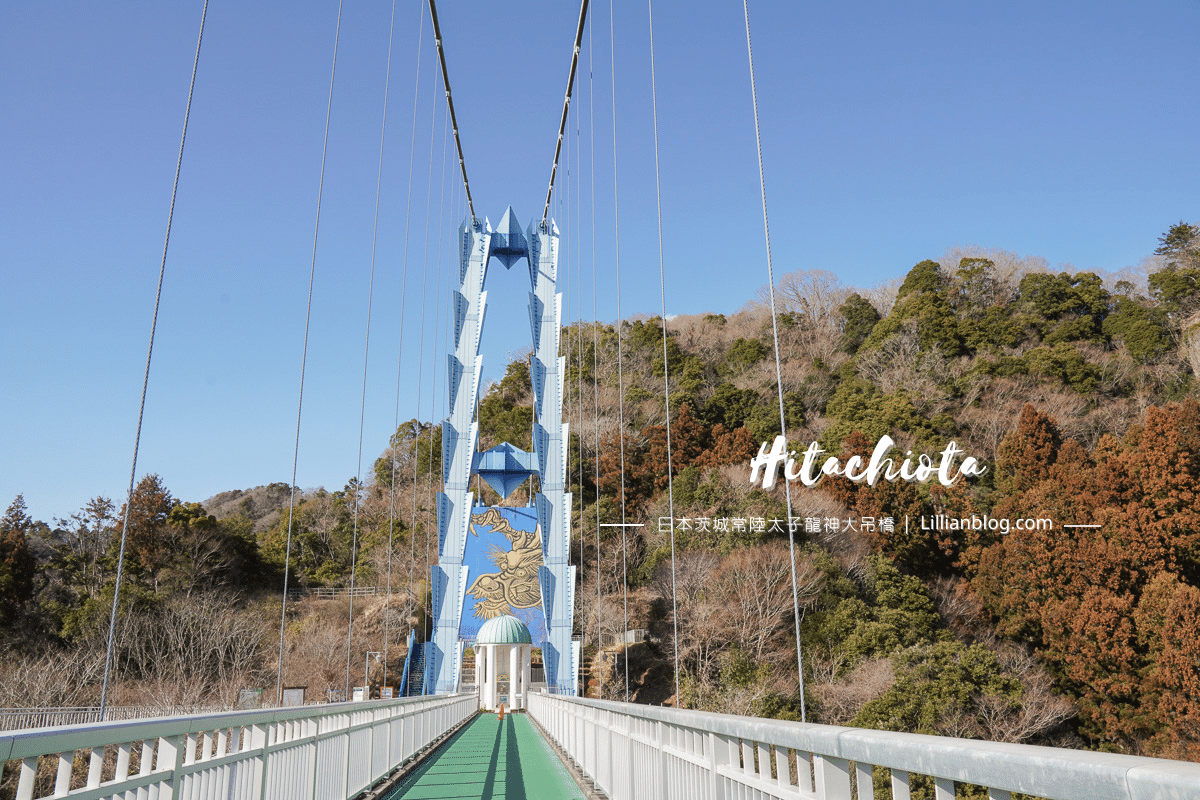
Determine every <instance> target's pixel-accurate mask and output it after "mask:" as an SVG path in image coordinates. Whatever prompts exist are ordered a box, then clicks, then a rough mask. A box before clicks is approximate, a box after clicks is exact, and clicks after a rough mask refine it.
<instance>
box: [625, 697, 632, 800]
mask: <svg viewBox="0 0 1200 800" xmlns="http://www.w3.org/2000/svg"><path fill="white" fill-rule="evenodd" d="M622 716H623V717H624V718H625V763H626V764H628V765H629V767H630V768H629V769H628V770H626V771H625V798H627V800H633V778H634V775H633V717H632V716H631V715H629V714H623V715H622Z"/></svg>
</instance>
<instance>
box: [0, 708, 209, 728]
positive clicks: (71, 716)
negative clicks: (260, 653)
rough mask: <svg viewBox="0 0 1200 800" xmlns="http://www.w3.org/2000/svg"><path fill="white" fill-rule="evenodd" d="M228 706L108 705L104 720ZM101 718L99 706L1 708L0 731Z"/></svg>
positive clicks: (175, 715)
mask: <svg viewBox="0 0 1200 800" xmlns="http://www.w3.org/2000/svg"><path fill="white" fill-rule="evenodd" d="M229 710H231V709H230V708H229V706H109V707H108V712H107V713H106V714H105V717H106V718H107V721H109V722H116V721H117V720H125V719H151V718H154V717H179V716H183V715H184V714H189V715H194V714H217V713H220V712H222V711H229ZM99 721H100V706H72V707H60V708H0V731H16V730H22V729H24V728H49V727H51V726H55V725H83V724H84V723H88V722H99Z"/></svg>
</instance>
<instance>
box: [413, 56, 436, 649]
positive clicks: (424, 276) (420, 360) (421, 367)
mask: <svg viewBox="0 0 1200 800" xmlns="http://www.w3.org/2000/svg"><path fill="white" fill-rule="evenodd" d="M437 77H438V76H437V68H436V66H435V68H434V74H433V80H434V83H433V86H434V97H435V98H436V96H437ZM432 108H433V111H432V112H431V114H430V119H429V174H428V176H427V178H426V190H425V255H424V258H423V264H422V266H421V335H420V339H419V340H418V343H417V387H416V396H417V409H416V420H417V431H416V436H414V437H413V456H412V470H413V476H412V478H413V482H412V525H411V530H412V531H413V533H414V535H413V537H412V557H413V562H414V564H415V562H416V558H417V543H416V536H415V533H416V527H417V491H418V489H417V473H418V472H419V471H420V470H419V466H420V460H421V458H420V455H421V424H422V423H421V386H422V383H421V379H422V378H423V377H424V371H425V289H426V285H427V283H428V280H429V218H430V216H431V215H432V211H433V151H434V143H435V142H436V141H437V138H436V136H437V104H436V101H435V103H434V105H433V107H432ZM430 435H431V436H432V435H433V433H432V430H431V431H430ZM425 537H426V540H428V538H429V522H428V520H426V522H425ZM427 549H428V548H427ZM427 566H428V565H427ZM425 588H426V591H425V592H424V594H426V595H428V594H429V593H430V592H429V590H430V589H431V588H432V587H431V586H430V584H429V570H428V569H426V570H425ZM421 608H422V615H423V616H424V617H425V625H424V626H422V627H423V630H422V636H423V637H425V638H423V639H422V641H428V637H427V635H426V634H427V633H428V628H429V606H427V605H426V604H425V602H424V598H422V603H421Z"/></svg>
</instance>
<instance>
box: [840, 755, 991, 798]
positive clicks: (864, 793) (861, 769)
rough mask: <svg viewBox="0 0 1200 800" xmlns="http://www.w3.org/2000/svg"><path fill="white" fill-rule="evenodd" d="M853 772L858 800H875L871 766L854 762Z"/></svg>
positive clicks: (873, 776) (873, 777) (873, 775)
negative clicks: (856, 780)
mask: <svg viewBox="0 0 1200 800" xmlns="http://www.w3.org/2000/svg"><path fill="white" fill-rule="evenodd" d="M854 772H855V775H856V776H857V778H858V800H875V774H874V772H873V770H872V769H871V765H870V764H863V763H861V762H858V761H856V762H854ZM1006 800H1007V798H1006Z"/></svg>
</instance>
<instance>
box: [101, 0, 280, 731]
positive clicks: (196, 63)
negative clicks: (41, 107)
mask: <svg viewBox="0 0 1200 800" xmlns="http://www.w3.org/2000/svg"><path fill="white" fill-rule="evenodd" d="M207 17H208V0H204V7H203V9H202V10H201V11H200V33H199V35H198V36H197V37H196V57H195V59H193V61H192V79H191V82H190V83H189V84H188V97H187V107H186V108H185V109H184V112H183V133H182V134H181V135H180V137H179V157H178V158H177V159H176V160H175V182H174V183H173V184H172V186H171V207H170V209H169V210H168V211H167V232H166V236H165V237H164V238H163V253H162V260H161V261H160V262H159V265H158V289H157V290H156V291H155V294H154V314H153V316H152V317H151V320H150V345H149V347H148V348H147V349H146V371H145V374H144V375H143V376H142V399H141V401H140V403H139V404H138V419H137V429H136V432H135V433H134V436H133V464H132V466H131V467H130V468H129V492H128V493H127V494H126V495H125V498H126V499H125V519H123V520H122V521H121V547H120V550H119V551H118V553H117V577H116V583H115V584H114V586H113V602H112V615H111V616H110V617H109V619H108V644H107V646H106V648H105V652H104V678H103V680H102V682H101V688H100V721H101V722H103V721H104V718H105V715H106V714H107V712H108V680H109V673H110V672H111V671H112V659H113V649H114V648H113V645H114V642H115V640H116V633H117V611H118V605H119V603H120V599H121V579H122V577H123V575H124V572H125V542H126V540H127V539H128V535H129V517H130V515H131V514H132V513H133V487H134V481H135V480H136V477H137V459H138V448H139V447H140V446H141V442H142V419H143V418H144V416H145V413H146V393H147V391H148V390H149V388H150V361H151V359H152V357H153V356H154V333H155V331H156V330H157V328H158V307H159V304H160V302H161V300H162V288H163V279H164V278H165V277H166V273H167V248H168V247H169V246H170V244H171V223H172V222H173V221H174V219H175V198H176V197H177V196H178V194H179V173H180V172H181V171H182V170H183V145H184V142H186V141H187V129H188V119H189V118H190V117H191V115H192V95H193V94H194V93H195V91H196V72H197V71H198V69H199V67H200V45H201V43H203V41H204V21H205V19H206V18H207ZM284 596H285V597H286V592H285V594H284Z"/></svg>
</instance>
